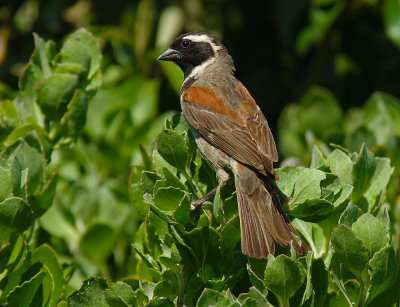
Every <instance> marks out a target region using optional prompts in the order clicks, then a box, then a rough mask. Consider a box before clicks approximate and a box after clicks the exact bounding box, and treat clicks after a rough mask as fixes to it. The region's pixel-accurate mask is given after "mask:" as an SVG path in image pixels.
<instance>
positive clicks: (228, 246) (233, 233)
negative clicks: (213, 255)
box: [219, 215, 240, 255]
mask: <svg viewBox="0 0 400 307" xmlns="http://www.w3.org/2000/svg"><path fill="white" fill-rule="evenodd" d="M239 240H240V221H239V216H238V215H237V216H235V217H234V218H232V219H231V220H229V221H228V222H227V223H226V224H225V226H224V228H223V229H222V232H221V240H220V242H219V244H220V246H221V250H222V252H223V253H225V254H227V255H233V250H234V249H235V247H236V245H237V243H238V242H239Z"/></svg>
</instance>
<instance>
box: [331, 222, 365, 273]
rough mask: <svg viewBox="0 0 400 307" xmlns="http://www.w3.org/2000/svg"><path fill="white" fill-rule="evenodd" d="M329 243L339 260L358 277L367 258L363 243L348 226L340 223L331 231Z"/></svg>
mask: <svg viewBox="0 0 400 307" xmlns="http://www.w3.org/2000/svg"><path fill="white" fill-rule="evenodd" d="M331 244H332V247H333V249H334V254H335V255H336V257H337V258H338V259H339V260H340V262H341V263H342V264H343V265H344V266H345V267H346V268H348V269H349V270H350V271H352V272H353V273H354V274H355V275H356V276H357V277H360V274H361V271H362V270H363V269H364V267H365V266H366V264H367V262H368V259H369V257H368V250H367V248H366V247H365V245H364V243H363V242H362V241H361V240H360V239H359V238H358V237H357V236H356V234H355V233H354V232H353V231H352V230H351V229H350V228H349V227H347V226H345V225H340V226H338V227H337V228H336V229H335V230H334V231H333V233H332V236H331Z"/></svg>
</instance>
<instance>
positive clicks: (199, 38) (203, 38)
mask: <svg viewBox="0 0 400 307" xmlns="http://www.w3.org/2000/svg"><path fill="white" fill-rule="evenodd" d="M183 39H188V40H191V41H192V42H200V43H209V44H210V46H211V48H212V49H213V50H214V53H217V51H219V50H221V49H222V48H223V47H222V45H216V44H215V43H214V42H213V40H214V38H213V37H211V36H209V35H207V34H198V35H196V34H189V35H187V36H184V37H183Z"/></svg>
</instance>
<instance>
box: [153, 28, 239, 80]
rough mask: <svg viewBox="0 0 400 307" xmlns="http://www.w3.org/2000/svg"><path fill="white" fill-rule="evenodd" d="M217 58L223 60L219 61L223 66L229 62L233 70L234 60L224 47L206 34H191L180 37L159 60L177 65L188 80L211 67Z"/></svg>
mask: <svg viewBox="0 0 400 307" xmlns="http://www.w3.org/2000/svg"><path fill="white" fill-rule="evenodd" d="M217 58H221V61H218V62H221V64H223V63H225V62H229V63H228V64H229V65H231V66H232V68H233V64H232V59H231V57H230V56H229V55H228V52H227V50H226V48H225V47H224V45H222V44H221V43H220V42H218V41H217V40H216V39H215V38H214V37H212V36H211V35H209V34H207V33H205V32H191V33H186V34H183V35H181V36H178V37H177V38H176V39H175V40H174V41H173V42H172V43H171V45H170V46H169V47H168V48H167V49H166V50H165V51H164V52H163V53H161V54H160V56H159V57H158V60H162V61H172V62H174V63H176V64H177V65H178V66H179V67H180V68H181V69H182V71H183V73H184V76H185V79H186V78H187V77H188V76H190V75H193V74H194V73H196V72H198V71H200V70H202V69H203V68H204V67H206V66H208V65H211V64H212V63H213V62H214V61H215V60H216V59H217ZM224 59H225V61H224ZM226 60H228V61H226Z"/></svg>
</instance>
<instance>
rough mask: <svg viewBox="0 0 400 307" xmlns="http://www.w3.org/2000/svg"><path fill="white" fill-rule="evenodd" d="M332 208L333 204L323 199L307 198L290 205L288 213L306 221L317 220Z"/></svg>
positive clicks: (322, 217) (326, 214) (324, 216)
mask: <svg viewBox="0 0 400 307" xmlns="http://www.w3.org/2000/svg"><path fill="white" fill-rule="evenodd" d="M333 208H334V207H333V205H332V204H331V203H330V202H329V201H327V200H325V199H319V198H309V199H306V200H305V201H303V202H302V203H297V204H294V205H292V206H291V207H290V211H289V214H290V215H292V216H293V217H296V218H299V219H302V220H304V221H307V222H317V221H320V220H322V219H324V218H326V217H327V216H328V215H329V214H330V213H331V212H332V211H333Z"/></svg>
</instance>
